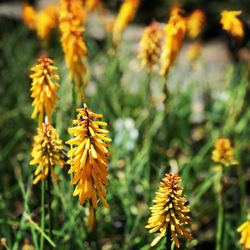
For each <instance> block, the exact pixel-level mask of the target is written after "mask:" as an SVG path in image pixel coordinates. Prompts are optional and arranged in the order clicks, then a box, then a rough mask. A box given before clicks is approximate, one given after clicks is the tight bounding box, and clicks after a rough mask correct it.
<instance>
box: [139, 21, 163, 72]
mask: <svg viewBox="0 0 250 250" xmlns="http://www.w3.org/2000/svg"><path fill="white" fill-rule="evenodd" d="M162 35H163V34H162V30H161V27H160V25H159V24H158V23H156V22H152V23H151V24H150V25H149V26H148V27H147V28H145V30H144V32H143V36H142V39H141V41H140V46H141V51H140V53H139V55H138V57H139V58H141V59H142V63H141V66H142V67H144V66H146V67H147V68H148V69H149V70H151V69H152V67H153V66H154V65H155V64H157V62H158V60H159V58H160V53H161V43H162Z"/></svg>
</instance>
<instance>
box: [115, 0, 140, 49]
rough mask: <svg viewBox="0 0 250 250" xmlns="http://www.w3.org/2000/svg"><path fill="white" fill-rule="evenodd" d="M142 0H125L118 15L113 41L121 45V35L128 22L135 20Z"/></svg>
mask: <svg viewBox="0 0 250 250" xmlns="http://www.w3.org/2000/svg"><path fill="white" fill-rule="evenodd" d="M139 3H140V0H124V1H123V3H122V5H121V7H120V10H119V13H118V15H117V17H116V20H115V23H114V28H113V42H114V44H115V45H119V43H120V41H121V35H122V33H123V31H124V30H125V29H126V27H127V26H128V24H129V23H130V22H131V21H132V20H133V18H134V16H135V14H136V11H137V9H138V6H139Z"/></svg>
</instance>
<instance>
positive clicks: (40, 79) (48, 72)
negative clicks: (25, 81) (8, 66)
mask: <svg viewBox="0 0 250 250" xmlns="http://www.w3.org/2000/svg"><path fill="white" fill-rule="evenodd" d="M55 70H57V67H55V66H53V61H52V60H51V59H49V58H47V57H43V58H39V59H38V64H37V65H36V66H34V67H32V68H31V71H33V74H31V75H30V77H31V79H32V87H31V97H32V98H34V101H33V103H32V106H34V111H33V113H32V116H31V117H32V118H33V119H35V118H36V117H37V115H38V114H39V124H41V123H42V122H43V121H44V119H45V116H47V118H48V122H49V123H51V114H52V111H53V110H54V109H55V104H56V101H57V99H58V96H57V93H56V91H57V89H58V88H59V84H58V83H57V82H55V80H58V79H59V76H58V75H57V74H56V73H55Z"/></svg>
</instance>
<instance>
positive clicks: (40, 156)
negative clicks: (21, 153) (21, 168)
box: [30, 123, 65, 184]
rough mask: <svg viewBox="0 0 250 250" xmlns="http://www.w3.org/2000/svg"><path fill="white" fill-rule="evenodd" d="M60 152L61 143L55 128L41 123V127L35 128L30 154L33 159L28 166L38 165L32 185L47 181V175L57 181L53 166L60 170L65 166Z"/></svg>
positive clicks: (61, 148)
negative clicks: (35, 132)
mask: <svg viewBox="0 0 250 250" xmlns="http://www.w3.org/2000/svg"><path fill="white" fill-rule="evenodd" d="M62 150H63V146H62V141H61V140H60V139H59V136H58V134H57V132H56V130H55V128H53V127H52V125H50V124H45V123H42V125H41V127H38V128H37V135H36V136H34V144H33V148H32V152H31V156H32V158H33V159H32V160H31V161H30V165H38V167H37V169H36V171H35V179H34V181H33V184H36V183H38V182H39V181H40V180H45V179H47V177H48V175H50V176H51V177H52V178H54V179H57V176H56V174H55V171H54V168H55V166H58V167H60V168H62V167H63V166H64V164H65V162H64V160H63V158H64V156H63V154H62Z"/></svg>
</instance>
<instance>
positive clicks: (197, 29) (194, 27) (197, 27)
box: [187, 9, 205, 39]
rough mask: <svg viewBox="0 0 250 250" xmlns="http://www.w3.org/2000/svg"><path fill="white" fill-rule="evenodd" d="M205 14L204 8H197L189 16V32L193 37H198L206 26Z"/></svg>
mask: <svg viewBox="0 0 250 250" xmlns="http://www.w3.org/2000/svg"><path fill="white" fill-rule="evenodd" d="M204 23H205V14H204V12H203V11H202V10H199V9H198V10H195V11H193V12H192V13H191V15H190V16H189V17H188V18H187V32H188V36H189V37H190V38H191V39H195V38H197V37H198V36H199V35H200V33H201V31H202V28H203V26H204Z"/></svg>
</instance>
